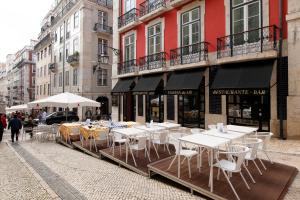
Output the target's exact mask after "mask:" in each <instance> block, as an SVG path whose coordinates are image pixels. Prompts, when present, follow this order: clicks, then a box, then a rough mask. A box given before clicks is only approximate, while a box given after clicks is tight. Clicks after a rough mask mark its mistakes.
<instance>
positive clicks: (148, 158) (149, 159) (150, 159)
mask: <svg viewBox="0 0 300 200" xmlns="http://www.w3.org/2000/svg"><path fill="white" fill-rule="evenodd" d="M145 150H146V153H147V156H148V159H149V161H150V162H151V159H150V155H149V152H148V150H147V147H145Z"/></svg>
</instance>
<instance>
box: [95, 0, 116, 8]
mask: <svg viewBox="0 0 300 200" xmlns="http://www.w3.org/2000/svg"><path fill="white" fill-rule="evenodd" d="M96 3H97V4H98V5H100V6H105V7H107V8H109V9H112V8H113V1H112V0H96Z"/></svg>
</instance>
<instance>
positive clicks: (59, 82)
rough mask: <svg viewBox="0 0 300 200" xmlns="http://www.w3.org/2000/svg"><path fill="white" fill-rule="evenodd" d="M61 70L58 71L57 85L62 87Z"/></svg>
mask: <svg viewBox="0 0 300 200" xmlns="http://www.w3.org/2000/svg"><path fill="white" fill-rule="evenodd" d="M62 78H63V77H62V72H60V73H59V77H58V87H62V82H63V80H62Z"/></svg>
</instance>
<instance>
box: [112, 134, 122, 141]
mask: <svg viewBox="0 0 300 200" xmlns="http://www.w3.org/2000/svg"><path fill="white" fill-rule="evenodd" d="M113 136H114V139H115V140H120V139H122V135H121V134H120V133H116V132H113Z"/></svg>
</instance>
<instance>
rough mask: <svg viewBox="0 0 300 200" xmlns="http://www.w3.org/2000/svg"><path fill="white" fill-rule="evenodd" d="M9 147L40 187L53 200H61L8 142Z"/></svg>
mask: <svg viewBox="0 0 300 200" xmlns="http://www.w3.org/2000/svg"><path fill="white" fill-rule="evenodd" d="M6 144H7V146H8V147H9V148H10V149H11V150H12V151H13V152H14V153H15V155H16V156H17V158H18V159H19V160H20V161H21V163H22V164H24V165H25V166H26V167H27V168H28V170H29V171H30V172H31V173H32V175H33V176H34V177H35V178H36V179H37V181H38V182H39V183H40V185H41V186H42V187H43V188H44V190H46V192H47V193H48V194H49V195H50V196H51V198H52V199H53V200H61V198H60V197H59V196H58V195H57V194H56V193H55V192H54V191H53V190H52V189H51V188H50V187H49V185H48V184H47V183H46V182H45V181H44V180H43V178H42V177H41V176H40V175H39V174H38V173H37V172H36V171H35V170H34V169H33V168H32V167H31V166H30V165H29V164H28V163H27V162H26V161H25V160H24V158H22V157H21V156H20V155H19V154H18V153H17V152H16V151H15V149H14V148H13V147H12V146H11V144H10V143H9V142H8V141H6Z"/></svg>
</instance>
